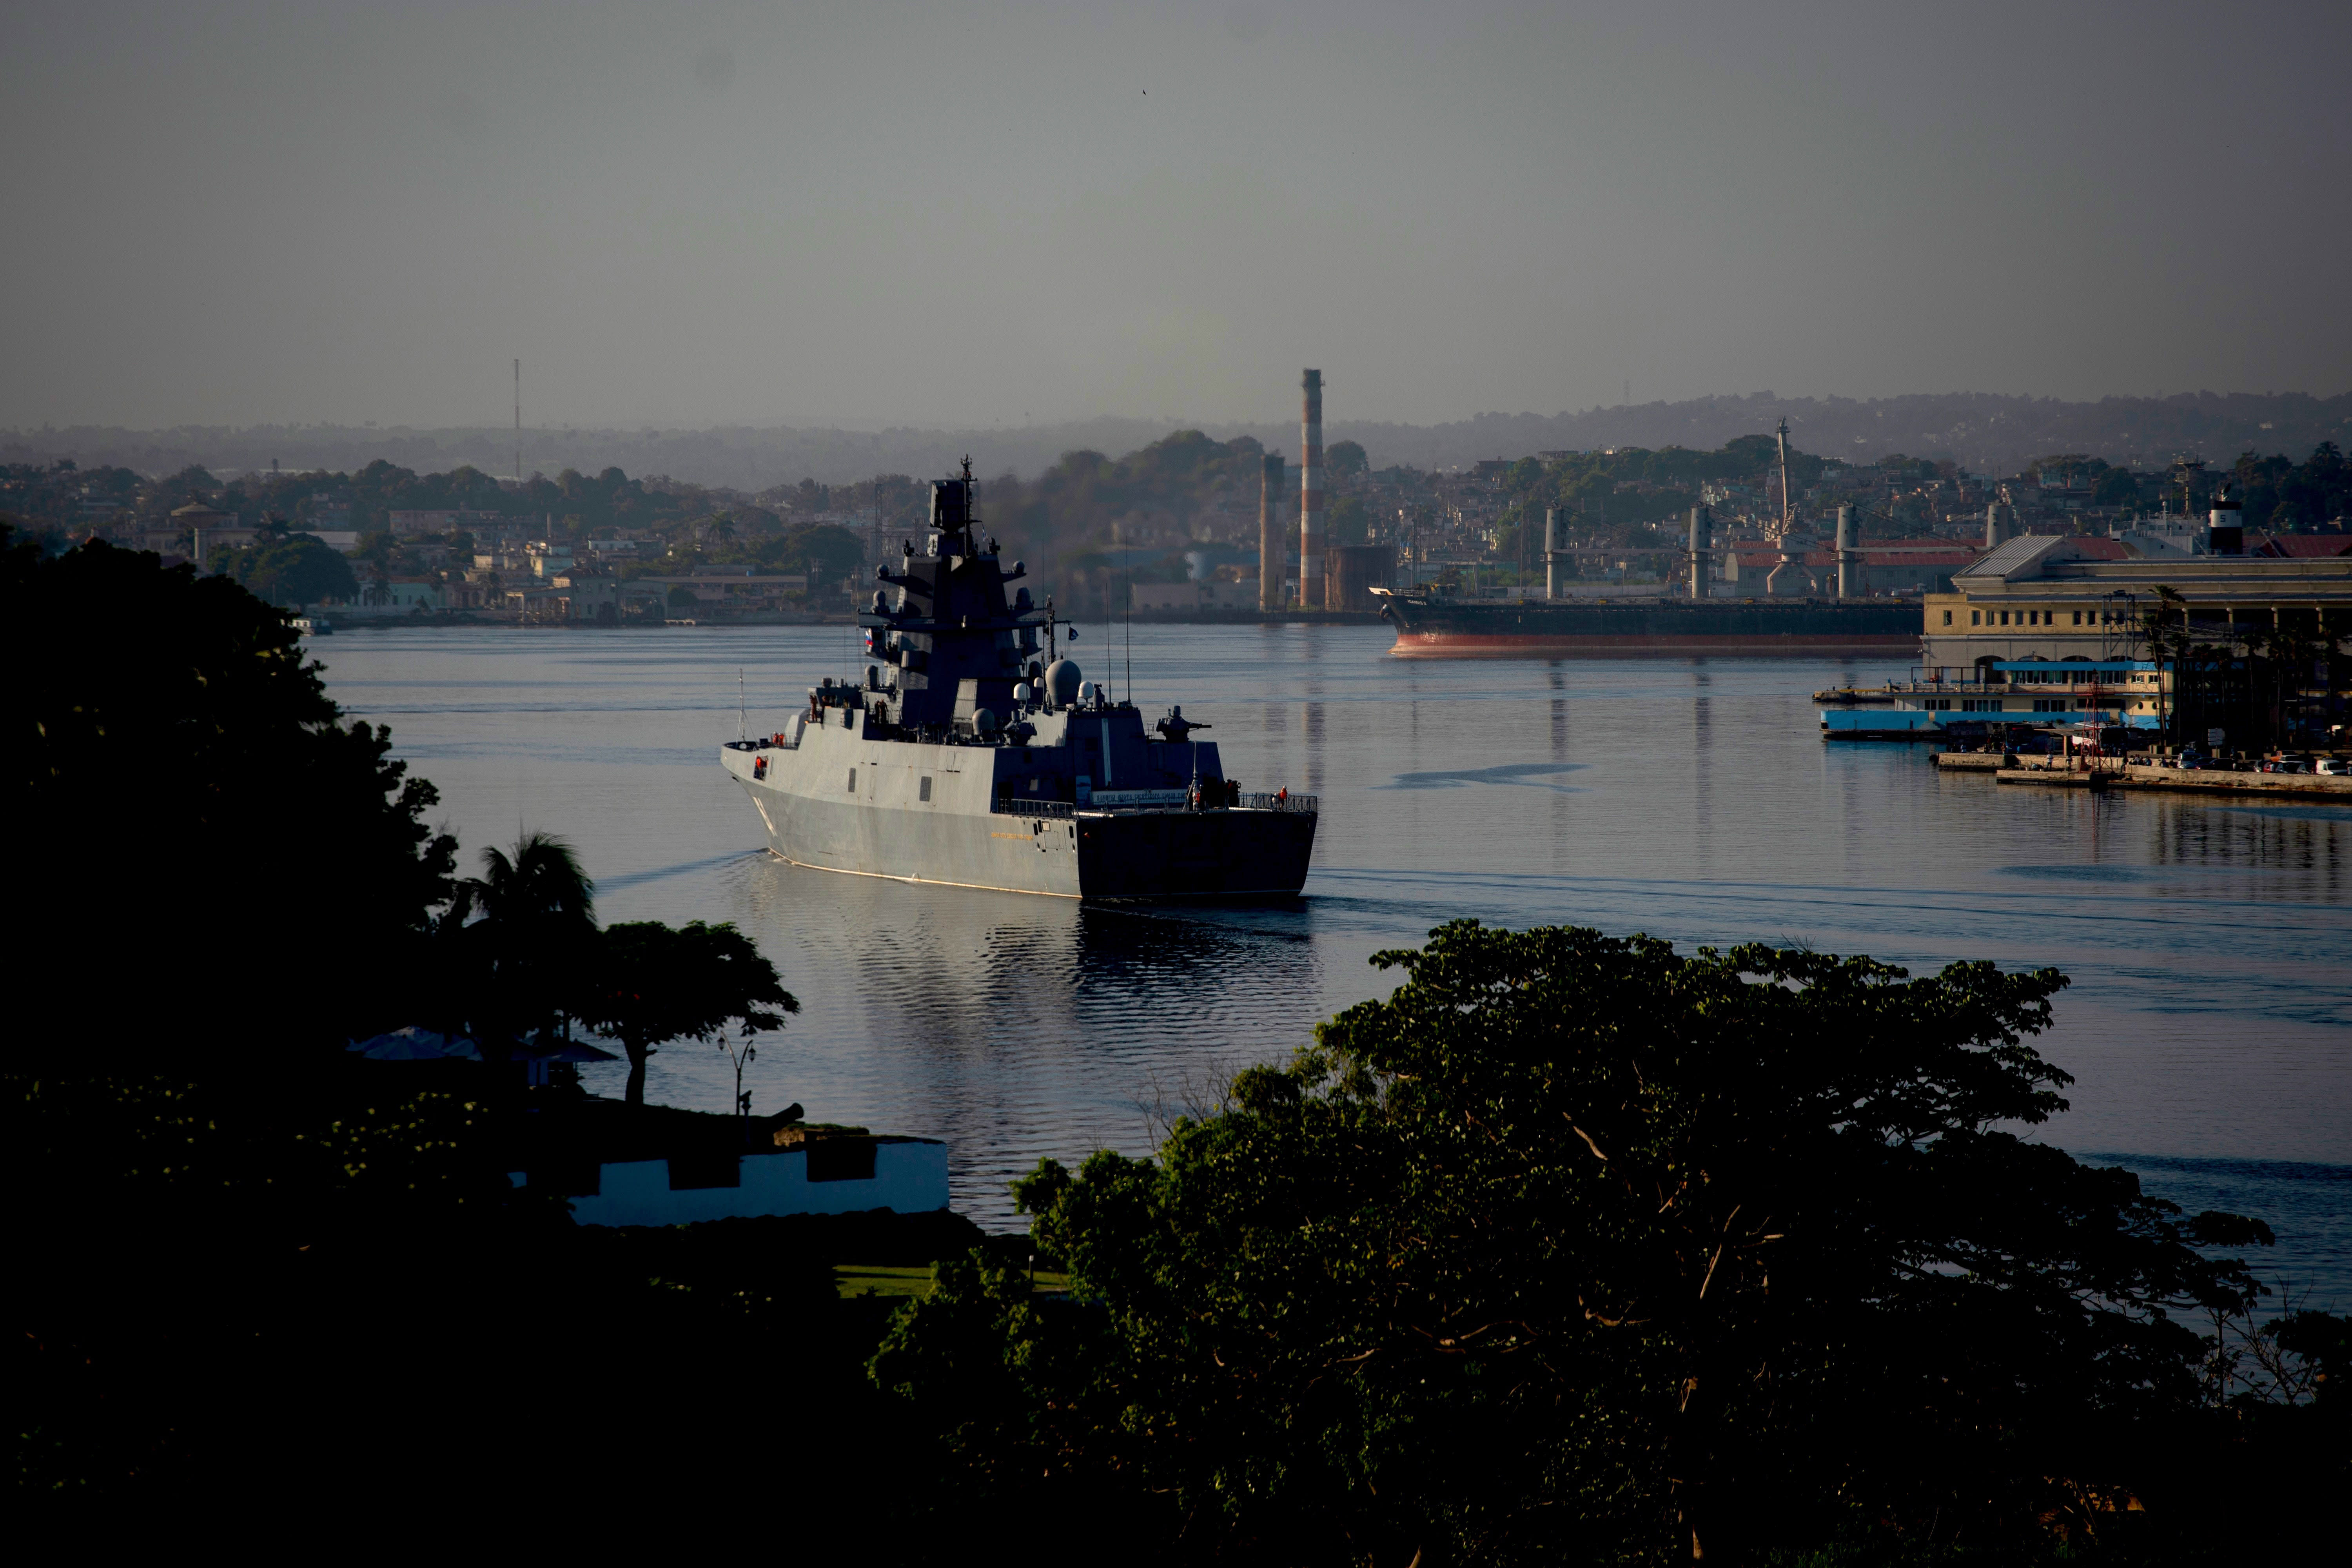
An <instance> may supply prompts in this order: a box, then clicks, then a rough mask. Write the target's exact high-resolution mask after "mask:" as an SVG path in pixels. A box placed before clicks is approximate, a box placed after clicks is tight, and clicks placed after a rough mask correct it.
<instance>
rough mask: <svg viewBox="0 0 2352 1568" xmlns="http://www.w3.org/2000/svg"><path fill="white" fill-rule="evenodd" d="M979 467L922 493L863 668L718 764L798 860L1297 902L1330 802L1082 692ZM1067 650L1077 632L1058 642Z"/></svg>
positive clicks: (1090, 686)
mask: <svg viewBox="0 0 2352 1568" xmlns="http://www.w3.org/2000/svg"><path fill="white" fill-rule="evenodd" d="M971 500H972V486H971V464H970V462H969V461H967V462H966V463H965V465H964V469H963V473H962V474H961V476H960V477H959V478H957V479H948V480H943V481H940V482H939V483H936V484H934V485H933V486H932V487H931V515H930V525H929V529H928V530H927V531H926V539H925V541H924V545H923V547H922V548H921V549H918V548H917V547H916V546H915V545H914V543H913V542H907V543H906V544H904V545H903V546H902V549H901V554H900V562H899V565H898V569H897V570H895V571H894V570H892V569H891V568H890V567H889V566H888V565H887V563H885V564H884V565H883V566H881V567H879V568H877V572H876V576H877V580H878V581H879V582H880V583H881V584H884V585H883V587H881V588H879V589H877V591H876V592H875V595H874V597H873V602H872V604H871V606H870V607H869V608H868V609H867V610H866V611H865V612H864V613H862V614H861V615H860V616H858V624H859V625H860V626H863V627H864V628H865V630H866V650H867V653H868V654H869V656H870V657H871V658H872V659H873V662H872V663H870V664H868V665H867V666H866V670H865V678H864V680H863V683H862V684H848V683H842V682H836V681H834V680H832V679H826V680H825V681H824V682H823V683H821V684H820V685H818V686H815V687H813V688H811V689H810V690H809V694H808V705H807V707H806V709H805V710H803V711H801V712H799V713H796V714H794V715H793V718H792V719H791V720H790V721H787V722H786V724H785V725H784V727H783V728H782V730H779V731H776V732H775V733H773V734H772V735H768V736H765V737H761V738H759V739H746V740H742V741H736V742H729V743H728V744H727V745H726V746H725V747H723V748H722V749H721V750H720V752H719V761H720V763H721V765H723V766H724V767H725V768H726V770H727V772H728V773H729V774H730V775H731V776H732V777H733V778H734V779H735V781H736V782H737V783H738V784H741V785H742V786H743V788H744V790H745V792H746V793H747V794H749V795H750V796H751V803H752V805H754V806H755V807H757V808H758V810H759V813H760V817H761V821H762V822H763V823H765V824H766V826H767V830H768V843H769V847H771V848H772V849H773V850H774V851H775V853H776V854H777V855H779V856H781V857H782V858H784V859H786V860H790V861H792V862H793V863H794V864H797V865H803V866H814V867H820V868H824V869H827V870H835V871H849V872H856V873H859V874H863V875H866V876H874V877H891V878H898V879H905V880H908V881H914V882H939V883H945V884H948V885H951V886H956V887H967V888H992V889H1003V890H1006V891H1012V892H1024V893H1047V894H1055V895H1059V896H1063V897H1068V898H1089V899H1165V898H1185V897H1193V898H1199V897H1254V896H1265V895H1293V894H1296V893H1297V891H1298V890H1299V888H1300V886H1301V885H1302V884H1303V883H1304V882H1305V881H1306V879H1307V859H1308V857H1309V854H1310V853H1311V851H1312V849H1313V847H1314V842H1315V828H1316V825H1317V823H1318V819H1319V805H1318V802H1317V801H1316V799H1315V798H1314V797H1312V796H1308V795H1292V794H1290V793H1289V792H1288V791H1286V790H1276V791H1274V792H1272V793H1267V792H1264V791H1261V792H1257V793H1248V794H1245V793H1244V792H1243V790H1242V788H1241V785H1240V782H1239V781H1238V780H1234V779H1229V778H1227V777H1226V776H1225V772H1224V765H1223V760H1222V759H1221V758H1220V757H1219V755H1218V752H1217V746H1216V742H1213V741H1204V740H1200V739H1196V738H1195V736H1194V731H1200V730H1205V729H1207V728H1208V727H1209V726H1207V725H1205V724H1202V723H1199V722H1196V721H1189V720H1186V719H1185V718H1184V717H1183V715H1182V710H1181V709H1177V710H1171V713H1170V714H1169V715H1168V717H1166V718H1163V719H1161V720H1160V721H1158V722H1157V723H1155V724H1153V725H1150V727H1148V728H1147V726H1146V725H1145V722H1144V719H1143V714H1142V712H1141V711H1140V710H1139V709H1137V708H1136V707H1135V705H1134V704H1133V703H1132V702H1128V701H1114V700H1111V698H1110V696H1109V694H1108V692H1106V691H1105V690H1104V689H1103V688H1102V687H1101V686H1100V685H1099V684H1097V683H1096V682H1094V681H1090V680H1087V679H1085V678H1084V676H1083V674H1082V672H1081V671H1080V669H1079V668H1078V666H1077V664H1076V661H1075V660H1074V659H1072V658H1068V657H1067V656H1066V654H1065V653H1064V652H1063V650H1062V648H1061V647H1060V644H1061V643H1062V642H1063V641H1064V640H1066V638H1065V637H1064V635H1063V630H1062V627H1061V626H1060V624H1059V622H1058V621H1057V619H1056V617H1055V614H1054V610H1053V606H1052V603H1051V601H1050V600H1049V601H1048V602H1047V603H1046V605H1044V606H1042V607H1041V606H1039V605H1035V604H1034V602H1033V601H1032V598H1031V595H1030V591H1029V590H1028V589H1027V588H1026V587H1022V586H1018V585H1017V584H1018V583H1019V580H1020V579H1021V578H1023V577H1024V576H1025V575H1026V572H1025V570H1024V566H1023V564H1022V563H1020V562H1017V561H1016V562H1014V563H1012V565H1011V566H1009V567H1007V566H1005V565H1003V563H1002V560H1001V555H1000V552H999V549H998V545H997V542H996V541H995V540H993V539H990V538H985V537H983V536H982V533H981V531H980V525H979V522H978V520H977V519H976V518H974V516H973V515H972V505H971ZM1068 635H1069V636H1070V637H1075V635H1076V634H1075V632H1072V633H1070V634H1068Z"/></svg>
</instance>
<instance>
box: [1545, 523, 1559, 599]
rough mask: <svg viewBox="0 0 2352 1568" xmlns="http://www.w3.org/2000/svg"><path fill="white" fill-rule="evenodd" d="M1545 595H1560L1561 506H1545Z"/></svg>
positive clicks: (1551, 596)
mask: <svg viewBox="0 0 2352 1568" xmlns="http://www.w3.org/2000/svg"><path fill="white" fill-rule="evenodd" d="M1544 597H1545V598H1547V599H1557V598H1559V508H1558V507H1556V506H1548V507H1546V508H1544Z"/></svg>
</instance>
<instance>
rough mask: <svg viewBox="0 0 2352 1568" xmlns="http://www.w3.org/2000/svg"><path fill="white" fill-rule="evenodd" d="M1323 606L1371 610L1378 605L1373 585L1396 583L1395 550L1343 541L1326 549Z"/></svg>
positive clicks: (1384, 586)
mask: <svg viewBox="0 0 2352 1568" xmlns="http://www.w3.org/2000/svg"><path fill="white" fill-rule="evenodd" d="M1323 559H1324V560H1325V561H1326V562H1328V563H1329V569H1328V572H1327V573H1326V574H1325V577H1324V595H1323V605H1324V608H1326V609H1331V610H1358V611H1365V612H1370V611H1373V610H1377V609H1379V608H1380V604H1379V602H1378V601H1377V600H1375V599H1374V598H1373V597H1372V590H1373V589H1374V588H1389V587H1393V586H1395V584H1396V549H1395V547H1394V546H1392V545H1387V544H1342V545H1340V546H1339V548H1337V549H1335V550H1327V551H1325V552H1324V553H1323Z"/></svg>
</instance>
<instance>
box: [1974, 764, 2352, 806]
mask: <svg viewBox="0 0 2352 1568" xmlns="http://www.w3.org/2000/svg"><path fill="white" fill-rule="evenodd" d="M1935 761H1936V768H1937V772H1939V773H1991V774H1992V775H1993V782H1994V783H1996V784H2023V785H2027V786H2039V787H2042V788H2045V789H2090V790H2099V791H2106V792H2113V793H2116V794H2130V795H2222V796H2227V797H2231V798H2237V799H2248V798H2253V799H2263V800H2326V801H2335V802H2338V803H2340V804H2343V805H2352V775H2345V774H2335V773H2232V772H2229V771H2226V770H2223V769H2219V768H2213V769H2205V768H2197V769H2188V770H2183V769H2180V768H2166V767H2158V766H2157V765H2155V764H2154V763H2130V762H2125V761H2123V760H2121V759H2119V758H2115V757H2097V758H2087V759H2085V758H2077V759H2074V765H2073V766H2071V767H2069V766H2068V765H2067V762H2068V759H2066V758H2064V757H2042V756H2003V755H2001V754H2000V753H1999V752H1937V753H1936V758H1935Z"/></svg>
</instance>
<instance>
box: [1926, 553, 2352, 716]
mask: <svg viewBox="0 0 2352 1568" xmlns="http://www.w3.org/2000/svg"><path fill="white" fill-rule="evenodd" d="M2346 543H2347V546H2352V540H2347V541H2346ZM2159 588H2167V589H2170V590H2171V591H2172V592H2174V593H2176V594H2178V595H2180V597H2181V599H2182V601H2183V602H2184V604H2185V606H2186V614H2187V616H2188V620H2189V631H2190V635H2191V636H2192V637H2196V638H2197V639H2198V640H2200V641H2208V642H2215V643H2222V642H2227V641H2230V640H2231V639H2233V638H2242V637H2246V636H2247V635H2248V634H2249V633H2252V632H2255V631H2266V630H2269V629H2271V628H2273V627H2296V628H2299V629H2302V630H2305V631H2309V632H2313V633H2315V634H2320V635H2330V634H2332V635H2333V636H2335V637H2352V555H2336V556H2318V557H2300V558H2297V557H2273V556H2263V555H2240V554H2228V553H2222V554H2202V555H2193V556H2180V555H2168V556H2163V557H2156V558H2146V557H2137V556H2132V555H2127V554H2126V553H2125V552H2124V551H2123V549H2122V548H2121V546H2120V545H2119V544H2118V543H2117V542H2116V541H2113V540H2105V539H2091V538H2067V537H2055V536H2047V535H2030V536H2026V537H2021V538H2018V539H2011V540H2009V541H2007V542H2004V543H2002V544H2001V545H2000V546H1999V547H1998V548H1996V549H1994V550H1992V551H1990V552H1988V553H1987V554H1986V555H1985V556H1984V558H1983V559H1982V560H1980V561H1978V562H1977V563H1975V564H1973V565H1971V566H1969V567H1967V568H1965V569H1963V570H1961V571H1958V572H1956V573H1954V574H1952V591H1951V592H1950V593H1948V594H1929V595H1926V598H1925V604H1926V606H1927V626H1926V628H1925V636H1924V637H1923V638H1922V640H1921V643H1920V664H1921V666H1922V674H1923V675H1925V676H1926V677H1927V679H1931V680H1932V679H1946V680H1969V679H1981V678H1980V677H1979V674H1978V672H1979V670H1989V669H1990V668H1992V667H1994V666H1996V665H2000V664H2008V663H2013V662H2019V661H2059V660H2074V661H2083V660H2102V659H2116V658H2126V659H2138V658H2147V649H2146V646H2145V645H2146V638H2145V637H2144V636H2143V635H2142V628H2143V626H2145V624H2146V618H2147V614H2148V612H2150V611H2151V610H2153V609H2155V608H2156V607H2157V605H2158V604H2159V603H2160V602H2161V596H2160V595H2159V594H2158V589H2159Z"/></svg>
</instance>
